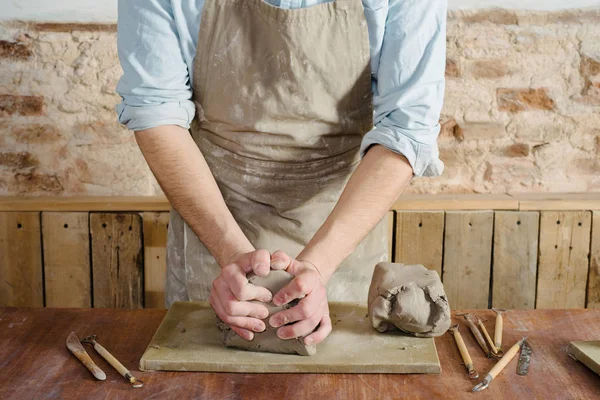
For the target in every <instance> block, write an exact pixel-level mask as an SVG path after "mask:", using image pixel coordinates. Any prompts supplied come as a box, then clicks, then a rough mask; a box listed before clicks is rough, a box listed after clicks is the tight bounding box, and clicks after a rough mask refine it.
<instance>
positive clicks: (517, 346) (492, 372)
mask: <svg viewBox="0 0 600 400" xmlns="http://www.w3.org/2000/svg"><path fill="white" fill-rule="evenodd" d="M521 343H523V341H519V342H517V343H516V344H515V345H514V346H513V347H511V348H510V349H509V350H508V351H507V352H506V354H504V357H502V358H501V359H500V361H498V362H497V363H496V365H494V367H493V368H492V369H491V370H490V372H489V373H488V375H491V376H492V378H495V377H496V376H497V375H498V374H499V373H500V372H501V371H502V370H503V369H504V367H506V365H507V364H508V363H509V362H510V360H512V359H513V358H514V357H515V355H516V354H517V353H518V352H519V349H520V348H521Z"/></svg>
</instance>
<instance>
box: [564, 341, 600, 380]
mask: <svg viewBox="0 0 600 400" xmlns="http://www.w3.org/2000/svg"><path fill="white" fill-rule="evenodd" d="M567 353H569V354H570V355H571V356H572V357H573V358H575V359H576V360H577V361H580V362H581V363H583V364H584V365H585V366H586V367H588V368H589V369H591V370H592V371H594V372H595V373H597V374H598V375H600V341H591V342H571V343H569V345H568V346H567Z"/></svg>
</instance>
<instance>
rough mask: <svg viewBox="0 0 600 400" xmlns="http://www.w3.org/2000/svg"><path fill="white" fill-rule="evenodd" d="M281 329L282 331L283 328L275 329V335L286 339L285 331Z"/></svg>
mask: <svg viewBox="0 0 600 400" xmlns="http://www.w3.org/2000/svg"><path fill="white" fill-rule="evenodd" d="M282 331H283V329H279V330H278V331H277V336H278V337H279V339H287V338H286V337H285V332H282Z"/></svg>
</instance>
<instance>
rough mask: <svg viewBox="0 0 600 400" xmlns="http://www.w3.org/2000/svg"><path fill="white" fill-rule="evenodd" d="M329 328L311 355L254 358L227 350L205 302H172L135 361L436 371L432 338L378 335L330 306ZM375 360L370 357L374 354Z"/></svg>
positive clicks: (179, 366) (243, 368)
mask: <svg viewBox="0 0 600 400" xmlns="http://www.w3.org/2000/svg"><path fill="white" fill-rule="evenodd" d="M329 310H330V312H331V317H332V318H331V319H332V322H333V323H334V329H333V331H332V333H331V334H330V335H329V337H328V338H327V339H326V341H325V342H323V343H321V344H319V345H318V347H317V354H315V355H313V356H298V355H289V354H272V353H258V352H250V351H244V350H237V349H233V348H227V347H225V346H223V344H222V343H221V332H220V331H219V329H218V328H217V327H216V325H215V313H214V311H213V310H212V309H211V308H210V306H209V305H208V304H206V303H191V302H176V303H174V304H173V306H172V307H171V308H170V309H169V312H168V313H167V316H166V317H165V319H164V320H163V322H162V323H161V325H160V327H159V328H158V330H157V331H156V334H155V335H154V337H153V338H152V341H151V342H150V344H149V345H148V348H147V349H146V352H145V353H144V355H143V356H142V359H141V360H140V369H142V370H145V371H149V370H150V371H154V370H167V371H205V372H252V373H269V372H287V373H293V372H295V373H311V372H312V373H327V372H330V373H353V374H360V373H391V374H394V373H396V374H402V373H430V374H438V373H440V372H441V370H440V364H439V359H438V356H437V351H436V348H435V343H434V341H433V339H432V338H416V337H413V336H409V335H406V334H402V333H400V332H389V333H386V334H381V333H379V332H377V331H376V330H375V329H373V327H372V326H371V324H370V323H369V321H368V319H367V318H366V313H367V310H366V308H361V307H357V306H354V305H347V304H339V303H330V304H329ZM374 354H376V355H377V356H376V357H374V356H373V355H374Z"/></svg>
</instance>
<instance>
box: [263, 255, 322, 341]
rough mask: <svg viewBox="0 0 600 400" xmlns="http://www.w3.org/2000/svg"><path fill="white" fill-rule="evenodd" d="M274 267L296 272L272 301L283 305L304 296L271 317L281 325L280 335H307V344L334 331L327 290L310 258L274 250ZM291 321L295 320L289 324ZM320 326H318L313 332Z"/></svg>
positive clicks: (271, 323) (290, 337)
mask: <svg viewBox="0 0 600 400" xmlns="http://www.w3.org/2000/svg"><path fill="white" fill-rule="evenodd" d="M271 268H273V269H285V270H286V271H287V272H289V273H290V274H291V275H292V276H294V279H293V280H292V281H291V282H290V283H289V284H288V285H287V286H286V287H284V288H283V289H281V290H280V291H279V292H278V293H276V294H275V297H273V303H274V304H275V305H276V306H281V305H283V304H287V303H289V302H290V301H292V300H294V299H301V300H300V302H299V303H298V304H297V305H296V306H294V307H292V308H290V309H288V310H285V311H281V312H278V313H277V314H274V315H273V316H271V318H269V324H270V325H271V326H272V327H275V328H278V327H281V328H279V329H278V330H277V336H279V337H280V338H281V339H293V338H297V337H301V336H305V335H308V336H306V337H305V338H304V343H305V344H307V345H310V344H317V343H320V342H322V341H323V340H324V339H325V338H326V337H327V335H329V333H330V332H331V319H330V318H329V304H328V303H327V291H326V289H325V283H324V282H323V279H322V277H321V273H320V272H319V270H318V269H317V268H316V267H315V266H314V265H312V264H310V263H309V262H306V261H299V260H295V259H292V258H290V257H289V256H288V255H287V254H285V253H284V252H282V251H277V252H275V253H273V256H272V258H271ZM291 323H293V324H292V325H287V324H291ZM283 325H287V326H283ZM317 326H318V327H319V328H318V329H317V330H316V331H315V332H313V331H314V330H315V328H316V327H317ZM311 332H312V333H311Z"/></svg>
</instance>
